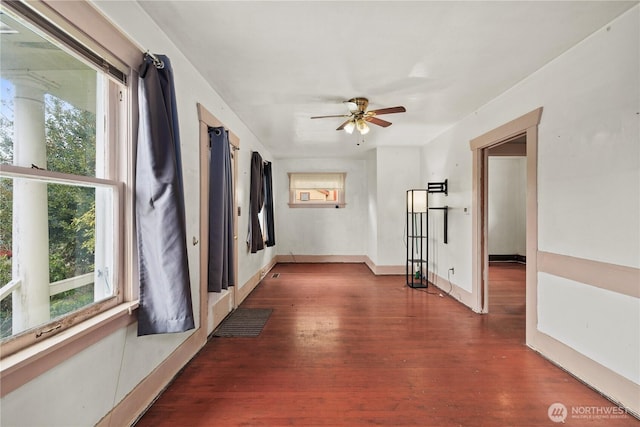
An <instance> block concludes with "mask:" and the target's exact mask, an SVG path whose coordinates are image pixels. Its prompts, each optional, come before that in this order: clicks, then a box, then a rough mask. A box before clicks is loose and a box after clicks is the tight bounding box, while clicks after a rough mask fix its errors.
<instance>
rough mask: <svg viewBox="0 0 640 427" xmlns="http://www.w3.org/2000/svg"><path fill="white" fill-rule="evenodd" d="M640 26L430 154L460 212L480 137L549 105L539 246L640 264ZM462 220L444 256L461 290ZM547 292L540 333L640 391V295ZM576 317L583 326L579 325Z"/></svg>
mask: <svg viewBox="0 0 640 427" xmlns="http://www.w3.org/2000/svg"><path fill="white" fill-rule="evenodd" d="M639 22H640V6H635V7H634V8H633V9H631V10H629V11H628V12H626V13H625V14H623V15H622V16H621V17H619V18H618V19H616V20H614V21H613V22H611V23H610V24H609V25H607V26H606V27H605V28H602V29H601V30H599V31H597V32H596V33H594V34H593V35H592V36H590V37H588V38H587V39H585V40H584V41H582V42H581V43H579V44H578V45H576V46H575V47H573V48H572V49H570V50H569V51H567V52H566V53H564V54H563V55H561V56H560V57H558V58H556V59H554V60H553V61H551V62H550V63H549V64H547V65H546V66H545V67H543V68H542V69H540V70H539V71H538V72H536V73H534V74H533V75H531V76H530V77H528V78H526V79H525V80H523V81H522V82H520V83H519V84H518V85H516V86H515V87H513V88H512V89H510V90H509V91H507V92H505V93H504V94H503V95H501V96H500V97H498V98H496V99H494V100H493V101H491V102H490V103H488V104H487V105H485V106H483V107H482V108H480V109H478V110H477V111H476V112H474V113H473V114H471V115H469V116H468V117H466V118H465V119H464V120H461V121H460V122H459V123H457V124H456V125H455V126H453V127H452V128H451V129H449V130H448V131H447V132H445V133H444V134H442V135H441V136H439V137H438V138H436V139H435V140H434V141H432V142H431V143H429V144H428V145H427V146H426V147H425V148H424V150H423V156H422V158H423V162H424V167H425V170H426V173H425V175H424V176H425V177H426V178H429V177H430V176H432V175H434V174H435V175H445V176H448V178H449V180H450V182H451V184H452V191H451V195H450V196H449V199H450V200H451V202H450V203H449V204H450V205H453V206H459V207H461V206H468V205H470V204H471V184H472V177H471V159H472V154H471V151H470V150H469V141H470V140H471V139H473V138H475V137H477V136H480V135H482V134H484V133H485V132H487V131H489V130H491V129H494V128H496V127H498V126H500V125H502V124H504V123H506V122H509V121H511V120H513V119H515V118H517V117H519V116H521V115H523V114H525V113H528V112H530V111H532V110H534V109H536V108H538V107H540V106H542V107H544V111H543V113H542V119H541V123H540V126H539V147H538V149H539V151H538V227H539V230H538V248H539V250H541V251H546V252H550V253H555V254H560V255H569V256H572V257H577V258H582V259H586V260H593V261H602V262H606V263H611V264H616V265H621V266H629V267H634V268H638V267H640V221H638V218H639V217H640V127H639V126H638V113H639V111H640V100H639V94H640V45H639V41H640V34H639V25H638V23H639ZM450 220H451V221H450V225H451V230H450V231H451V232H452V233H456V234H457V235H450V242H451V243H450V244H449V245H448V246H449V247H448V248H446V247H445V246H441V249H440V250H441V251H446V255H447V258H448V260H447V261H449V262H451V263H453V264H455V268H456V274H455V276H453V279H454V281H455V283H457V284H458V285H459V286H461V287H463V288H465V289H468V290H470V289H471V277H470V271H471V259H470V257H469V256H470V254H471V250H470V244H471V217H470V216H464V215H461V214H456V213H455V209H454V212H453V214H452V215H451V217H450ZM441 258H442V255H441ZM446 268H447V264H444V263H440V265H438V266H436V269H437V271H438V273H439V274H442V273H443V272H444V273H445V275H446ZM630 285H632V284H630ZM538 293H539V295H538V297H539V300H538V322H539V330H541V331H543V332H544V333H546V334H548V335H549V336H551V337H552V338H555V339H556V340H558V341H560V342H562V343H564V344H566V345H567V346H569V347H571V348H573V349H575V350H576V351H578V352H580V353H582V354H585V355H587V356H588V357H589V358H591V359H592V360H595V361H597V362H598V363H600V364H602V365H603V366H605V367H606V368H608V369H610V370H611V371H613V372H615V373H617V374H619V375H621V376H623V377H625V378H627V379H629V380H631V381H633V382H635V383H640V375H638V370H639V369H640V368H639V367H638V362H637V361H638V360H640V322H638V311H639V310H640V302H639V301H638V299H637V298H633V297H630V296H625V295H620V294H616V293H614V292H610V291H607V290H603V289H599V288H595V287H592V286H588V285H586V284H582V283H573V282H571V281H566V280H559V278H554V277H553V276H550V275H548V274H539V275H538ZM559 299H562V300H564V301H568V302H570V303H571V306H570V307H568V306H567V305H566V304H554V303H553V301H557V300H559ZM593 301H597V307H594V305H593V304H592V302H593ZM583 302H584V303H583ZM568 310H569V311H568ZM596 311H597V314H596ZM568 312H569V313H571V316H572V317H573V316H575V318H577V319H582V321H583V322H582V323H580V322H569V323H567V313H568ZM585 322H586V323H585ZM623 333H624V337H623V336H622V335H621V334H623ZM611 334H613V335H615V336H616V337H617V339H615V340H612V339H611ZM569 337H571V338H569ZM615 355H623V356H621V357H615ZM567 368H569V369H571V367H567Z"/></svg>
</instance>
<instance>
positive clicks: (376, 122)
mask: <svg viewBox="0 0 640 427" xmlns="http://www.w3.org/2000/svg"><path fill="white" fill-rule="evenodd" d="M364 120H365V121H366V122H369V123H373V124H374V125H378V126H382V127H383V128H386V127H389V126H391V122H388V121H386V120H382V119H379V118H377V117H373V116H371V117H366V118H365V119H364Z"/></svg>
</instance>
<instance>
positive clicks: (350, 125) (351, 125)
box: [344, 121, 356, 134]
mask: <svg viewBox="0 0 640 427" xmlns="http://www.w3.org/2000/svg"><path fill="white" fill-rule="evenodd" d="M355 127H356V124H355V123H354V122H353V121H350V122H349V123H347V124H346V125H344V131H345V132H346V133H348V134H352V133H353V129H355Z"/></svg>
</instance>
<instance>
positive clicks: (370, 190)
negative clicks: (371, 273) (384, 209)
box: [366, 150, 378, 265]
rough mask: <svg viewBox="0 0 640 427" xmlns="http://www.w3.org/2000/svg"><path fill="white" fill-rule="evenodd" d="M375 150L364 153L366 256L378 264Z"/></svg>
mask: <svg viewBox="0 0 640 427" xmlns="http://www.w3.org/2000/svg"><path fill="white" fill-rule="evenodd" d="M376 157H377V151H376V150H369V151H367V155H366V161H367V163H366V167H367V216H368V221H367V252H366V254H367V256H368V257H369V259H370V260H371V261H372V262H373V263H374V264H376V265H377V264H378V179H377V176H378V162H377V161H376Z"/></svg>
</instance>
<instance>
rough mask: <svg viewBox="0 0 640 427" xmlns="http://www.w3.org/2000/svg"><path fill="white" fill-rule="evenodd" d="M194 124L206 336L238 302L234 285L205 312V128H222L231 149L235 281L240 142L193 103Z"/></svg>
mask: <svg viewBox="0 0 640 427" xmlns="http://www.w3.org/2000/svg"><path fill="white" fill-rule="evenodd" d="M197 109H198V121H199V123H200V144H199V146H200V153H199V156H200V316H201V325H205V324H206V325H207V335H209V334H211V333H212V332H213V330H214V329H215V328H216V326H218V325H219V324H220V322H222V320H224V318H225V317H227V315H228V314H229V313H230V312H231V311H233V310H234V309H235V308H236V306H237V302H238V295H237V293H238V284H237V283H235V286H230V287H229V289H228V290H227V292H224V291H223V295H221V296H220V298H216V300H215V301H213V302H212V304H211V306H212V307H211V312H209V305H210V303H209V292H208V290H207V278H208V258H209V246H208V244H207V242H208V239H209V221H208V219H209V156H208V154H209V128H210V127H221V126H222V127H224V128H225V129H227V130H228V131H229V144H230V145H231V159H232V161H231V167H232V168H233V213H234V215H233V252H234V257H233V270H234V276H235V277H236V280H237V277H238V216H237V214H236V212H237V211H238V196H237V184H236V183H237V181H238V156H237V153H236V152H237V151H238V150H239V149H240V138H239V137H238V136H237V135H236V134H235V133H233V132H232V131H231V130H229V128H228V127H227V126H225V125H224V123H222V122H221V121H220V120H219V119H218V118H216V117H215V116H214V115H213V114H211V113H210V112H209V111H208V110H207V109H206V108H205V107H204V106H203V105H202V104H200V103H197Z"/></svg>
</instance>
